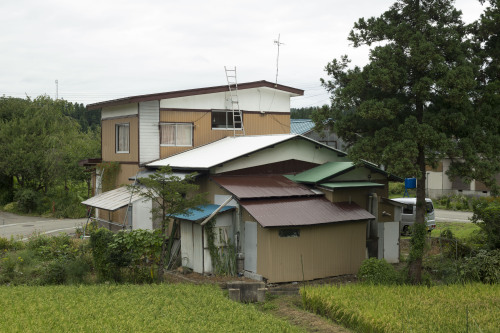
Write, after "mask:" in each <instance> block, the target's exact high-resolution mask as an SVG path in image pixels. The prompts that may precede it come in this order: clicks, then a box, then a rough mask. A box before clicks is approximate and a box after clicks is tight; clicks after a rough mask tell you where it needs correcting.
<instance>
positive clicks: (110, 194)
mask: <svg viewBox="0 0 500 333" xmlns="http://www.w3.org/2000/svg"><path fill="white" fill-rule="evenodd" d="M140 199H143V197H142V196H141V195H140V194H139V193H134V194H132V193H131V192H130V191H129V189H128V188H127V187H126V186H122V187H119V188H117V189H114V190H111V191H107V192H104V193H101V194H98V195H96V196H94V197H92V198H89V199H87V200H85V201H82V204H84V205H87V206H90V207H95V208H99V209H105V210H110V211H115V210H117V209H120V208H122V207H125V206H127V205H128V204H129V202H135V201H137V200H140Z"/></svg>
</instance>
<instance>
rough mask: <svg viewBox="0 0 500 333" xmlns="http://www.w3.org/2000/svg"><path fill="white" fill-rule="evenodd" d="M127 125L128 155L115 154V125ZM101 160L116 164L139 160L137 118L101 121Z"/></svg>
mask: <svg viewBox="0 0 500 333" xmlns="http://www.w3.org/2000/svg"><path fill="white" fill-rule="evenodd" d="M123 123H129V124H130V127H129V130H130V132H129V133H130V141H129V142H130V148H129V153H127V154H125V153H122V154H117V153H116V152H115V143H116V141H115V140H116V136H115V135H116V134H115V125H116V124H123ZM101 130H102V160H103V161H118V162H137V161H138V160H139V137H138V132H139V131H138V118H137V116H129V117H124V118H114V119H103V120H102V129H101Z"/></svg>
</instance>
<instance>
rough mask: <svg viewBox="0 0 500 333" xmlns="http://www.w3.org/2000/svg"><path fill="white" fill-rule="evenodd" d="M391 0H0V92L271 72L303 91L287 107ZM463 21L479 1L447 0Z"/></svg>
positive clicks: (190, 83) (314, 100)
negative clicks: (233, 71) (355, 29)
mask: <svg viewBox="0 0 500 333" xmlns="http://www.w3.org/2000/svg"><path fill="white" fill-rule="evenodd" d="M393 2H394V1H393V0H309V1H308V0H300V1H298V0H286V1H281V0H279V1H274V0H267V1H262V0H253V1H234V0H231V1H222V0H216V1H211V0H205V1H200V0H191V1H180V0H176V1H170V0H140V1H139V0H121V1H109V0H99V1H97V0H84V1H72V0H44V1H40V0H1V1H0V13H1V14H2V15H1V16H2V19H1V20H0V47H1V51H0V64H1V75H0V96H2V95H5V96H15V97H25V96H26V95H28V96H30V97H36V96H38V95H42V94H47V95H50V96H51V97H53V98H54V97H55V96H56V84H55V80H58V94H59V98H64V99H66V100H69V101H72V102H79V103H84V104H89V103H94V102H99V101H105V100H110V99H115V98H120V97H126V96H133V95H140V94H149V93H158V92H166V91H174V90H182V89H192V88H202V87H208V86H218V85H224V84H226V76H225V72H224V66H228V67H234V66H236V67H237V73H238V82H240V83H241V82H249V81H258V80H267V81H271V82H274V81H275V76H276V58H277V51H278V49H277V46H276V44H275V43H274V40H276V39H278V34H280V35H281V42H282V43H283V45H281V47H280V50H279V51H280V53H279V72H278V83H281V84H284V85H288V86H292V87H295V88H300V89H303V90H305V96H303V97H297V98H293V99H292V107H306V106H314V105H322V104H327V103H328V102H329V100H328V94H327V93H326V92H325V91H324V90H323V88H322V87H321V85H320V83H319V79H320V78H321V77H325V73H324V67H325V65H326V64H327V63H328V62H329V61H331V60H332V59H334V58H338V57H339V56H341V55H343V54H348V55H349V56H350V57H351V58H352V60H353V63H354V64H357V65H363V64H364V63H366V61H367V58H368V52H367V49H366V48H361V49H354V48H353V47H351V46H350V45H349V42H348V41H347V35H348V33H349V31H350V30H351V28H352V26H353V23H354V22H355V21H357V20H358V19H359V18H360V17H365V18H367V17H371V16H379V15H380V14H381V13H382V12H384V11H385V10H387V9H388V8H389V6H390V5H391V4H392V3H393ZM456 7H457V8H458V9H461V10H462V12H463V19H464V20H465V21H466V22H472V21H473V20H475V19H477V18H478V17H479V15H480V14H481V12H482V10H483V8H482V7H481V5H480V4H479V2H478V1H477V0H457V1H456Z"/></svg>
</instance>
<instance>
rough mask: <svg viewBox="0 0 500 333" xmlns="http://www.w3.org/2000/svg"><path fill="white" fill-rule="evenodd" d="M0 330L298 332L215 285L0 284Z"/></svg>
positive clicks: (296, 329)
mask: <svg viewBox="0 0 500 333" xmlns="http://www.w3.org/2000/svg"><path fill="white" fill-rule="evenodd" d="M0 309H1V310H0V332H299V329H298V328H296V327H294V326H292V325H290V324H288V323H287V322H285V321H282V320H280V319H277V318H275V317H273V316H272V315H270V314H267V313H263V312H260V311H258V310H257V309H256V308H255V307H253V306H251V305H245V304H240V303H235V302H232V301H230V300H229V299H228V298H227V297H226V296H224V293H223V291H222V290H221V289H220V288H219V287H218V286H214V285H188V284H162V285H89V286H83V285H82V286H47V287H29V286H17V287H9V286H0Z"/></svg>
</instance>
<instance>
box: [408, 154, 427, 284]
mask: <svg viewBox="0 0 500 333" xmlns="http://www.w3.org/2000/svg"><path fill="white" fill-rule="evenodd" d="M417 163H418V166H419V169H420V176H419V177H418V179H417V204H416V206H417V208H416V209H417V211H416V216H415V223H414V227H413V233H412V238H411V241H410V243H411V248H410V257H409V270H408V274H409V278H410V279H411V280H412V281H413V282H414V283H417V284H419V283H420V282H421V281H422V258H423V254H424V247H425V235H426V233H427V225H426V221H425V215H426V205H425V182H426V170H425V152H424V148H423V147H420V146H419V152H418V157H417Z"/></svg>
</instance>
